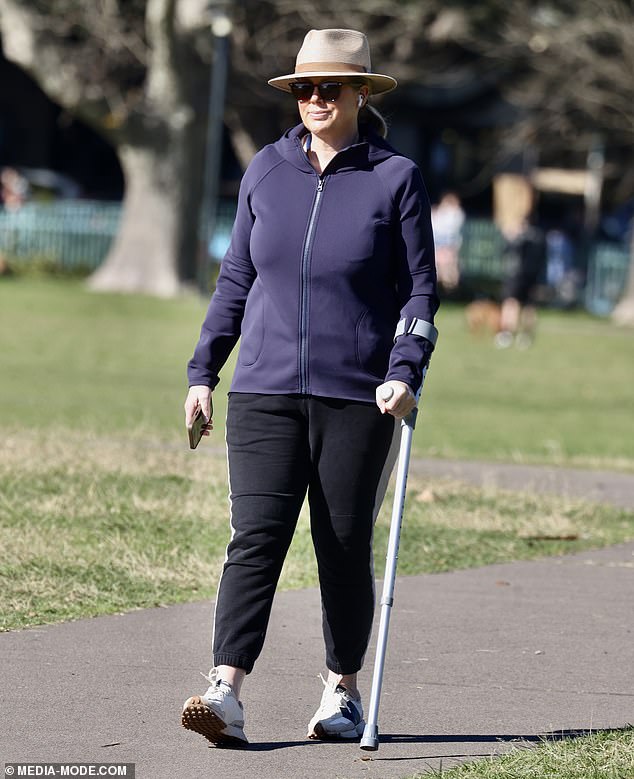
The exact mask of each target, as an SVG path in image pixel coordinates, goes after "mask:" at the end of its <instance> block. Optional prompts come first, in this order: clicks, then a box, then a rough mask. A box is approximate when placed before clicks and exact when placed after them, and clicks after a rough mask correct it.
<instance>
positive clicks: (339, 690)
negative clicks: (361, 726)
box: [319, 673, 358, 708]
mask: <svg viewBox="0 0 634 779" xmlns="http://www.w3.org/2000/svg"><path fill="white" fill-rule="evenodd" d="M319 678H320V679H321V682H322V684H323V685H324V687H326V688H327V689H330V691H331V692H332V694H333V696H335V695H336V696H337V697H340V698H343V700H344V701H345V702H346V703H347V702H348V701H352V702H354V703H358V701H356V700H355V699H354V698H353V697H352V695H350V693H349V692H348V690H346V688H345V687H342V686H341V685H340V684H339V683H337V684H335V685H334V686H333V685H332V684H329V683H328V682H327V681H326V679H324V677H323V675H322V674H321V673H319ZM320 708H323V705H322V706H320Z"/></svg>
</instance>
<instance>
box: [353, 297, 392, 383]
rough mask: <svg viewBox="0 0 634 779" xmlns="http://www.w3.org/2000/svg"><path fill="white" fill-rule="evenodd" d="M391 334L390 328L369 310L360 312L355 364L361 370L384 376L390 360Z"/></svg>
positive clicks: (378, 376) (380, 376)
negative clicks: (374, 317) (375, 317)
mask: <svg viewBox="0 0 634 779" xmlns="http://www.w3.org/2000/svg"><path fill="white" fill-rule="evenodd" d="M392 336H393V332H391V331H390V328H389V327H386V326H385V325H384V324H382V323H381V322H379V321H377V320H376V319H373V317H372V314H371V312H370V310H366V311H364V312H363V313H362V314H361V316H360V317H359V318H358V319H357V326H356V338H355V341H356V353H357V364H358V365H359V367H360V368H361V370H362V371H364V372H365V373H369V374H371V375H372V376H376V377H377V378H379V379H383V378H384V376H385V374H386V373H387V369H388V365H389V362H390V352H391V350H392Z"/></svg>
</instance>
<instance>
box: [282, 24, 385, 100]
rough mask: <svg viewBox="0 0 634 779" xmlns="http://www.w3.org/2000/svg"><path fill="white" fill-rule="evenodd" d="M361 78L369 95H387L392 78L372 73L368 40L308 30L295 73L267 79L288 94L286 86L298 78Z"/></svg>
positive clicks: (356, 34) (353, 32)
mask: <svg viewBox="0 0 634 779" xmlns="http://www.w3.org/2000/svg"><path fill="white" fill-rule="evenodd" d="M325 76H327V77H332V78H343V77H345V78H350V77H354V76H357V77H361V78H362V79H363V81H364V82H365V83H367V84H368V85H369V87H370V92H371V93H372V94H373V95H379V94H381V93H382V92H389V91H390V90H392V89H394V87H395V86H396V83H397V82H396V79H395V78H392V76H384V75H382V74H380V73H372V66H371V64H370V46H369V44H368V39H367V38H366V37H365V35H364V34H363V33H362V32H358V31H357V30H310V31H309V32H308V33H307V34H306V37H305V38H304V42H303V43H302V48H301V49H300V50H299V54H298V55H297V60H296V62H295V72H294V73H289V74H287V75H286V76H278V77H277V78H272V79H270V80H269V82H268V83H269V84H270V85H271V86H272V87H275V88H276V89H281V90H283V91H284V92H290V91H291V90H290V88H289V86H288V85H289V84H290V83H292V82H293V81H297V80H298V79H300V78H315V77H319V78H321V77H325Z"/></svg>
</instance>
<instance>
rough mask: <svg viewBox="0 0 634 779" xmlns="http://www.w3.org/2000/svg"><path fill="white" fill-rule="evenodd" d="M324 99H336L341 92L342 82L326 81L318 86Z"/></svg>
mask: <svg viewBox="0 0 634 779" xmlns="http://www.w3.org/2000/svg"><path fill="white" fill-rule="evenodd" d="M317 91H318V92H319V96H320V97H321V98H322V100H336V99H337V98H338V97H339V95H340V94H341V84H340V83H339V82H338V81H324V82H323V83H322V84H320V85H319V86H318V87H317Z"/></svg>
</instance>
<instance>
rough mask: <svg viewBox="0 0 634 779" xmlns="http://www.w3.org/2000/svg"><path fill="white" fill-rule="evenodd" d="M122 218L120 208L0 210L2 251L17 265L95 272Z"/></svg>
mask: <svg viewBox="0 0 634 779" xmlns="http://www.w3.org/2000/svg"><path fill="white" fill-rule="evenodd" d="M120 215H121V206H120V204H119V203H102V202H93V201H73V200H70V201H65V200H60V201H56V202H53V203H26V204H25V205H24V206H22V208H20V209H19V210H18V211H0V252H1V253H2V254H3V255H4V256H6V257H7V258H9V259H10V260H11V262H14V263H16V264H29V263H31V264H33V263H36V264H43V265H46V266H51V267H57V268H60V269H61V270H93V269H94V268H96V267H97V266H98V265H99V264H100V263H101V262H102V261H103V259H104V257H105V256H106V254H107V253H108V249H109V248H110V244H111V243H112V240H113V238H114V236H115V235H116V233H117V230H118V228H119V219H120Z"/></svg>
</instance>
